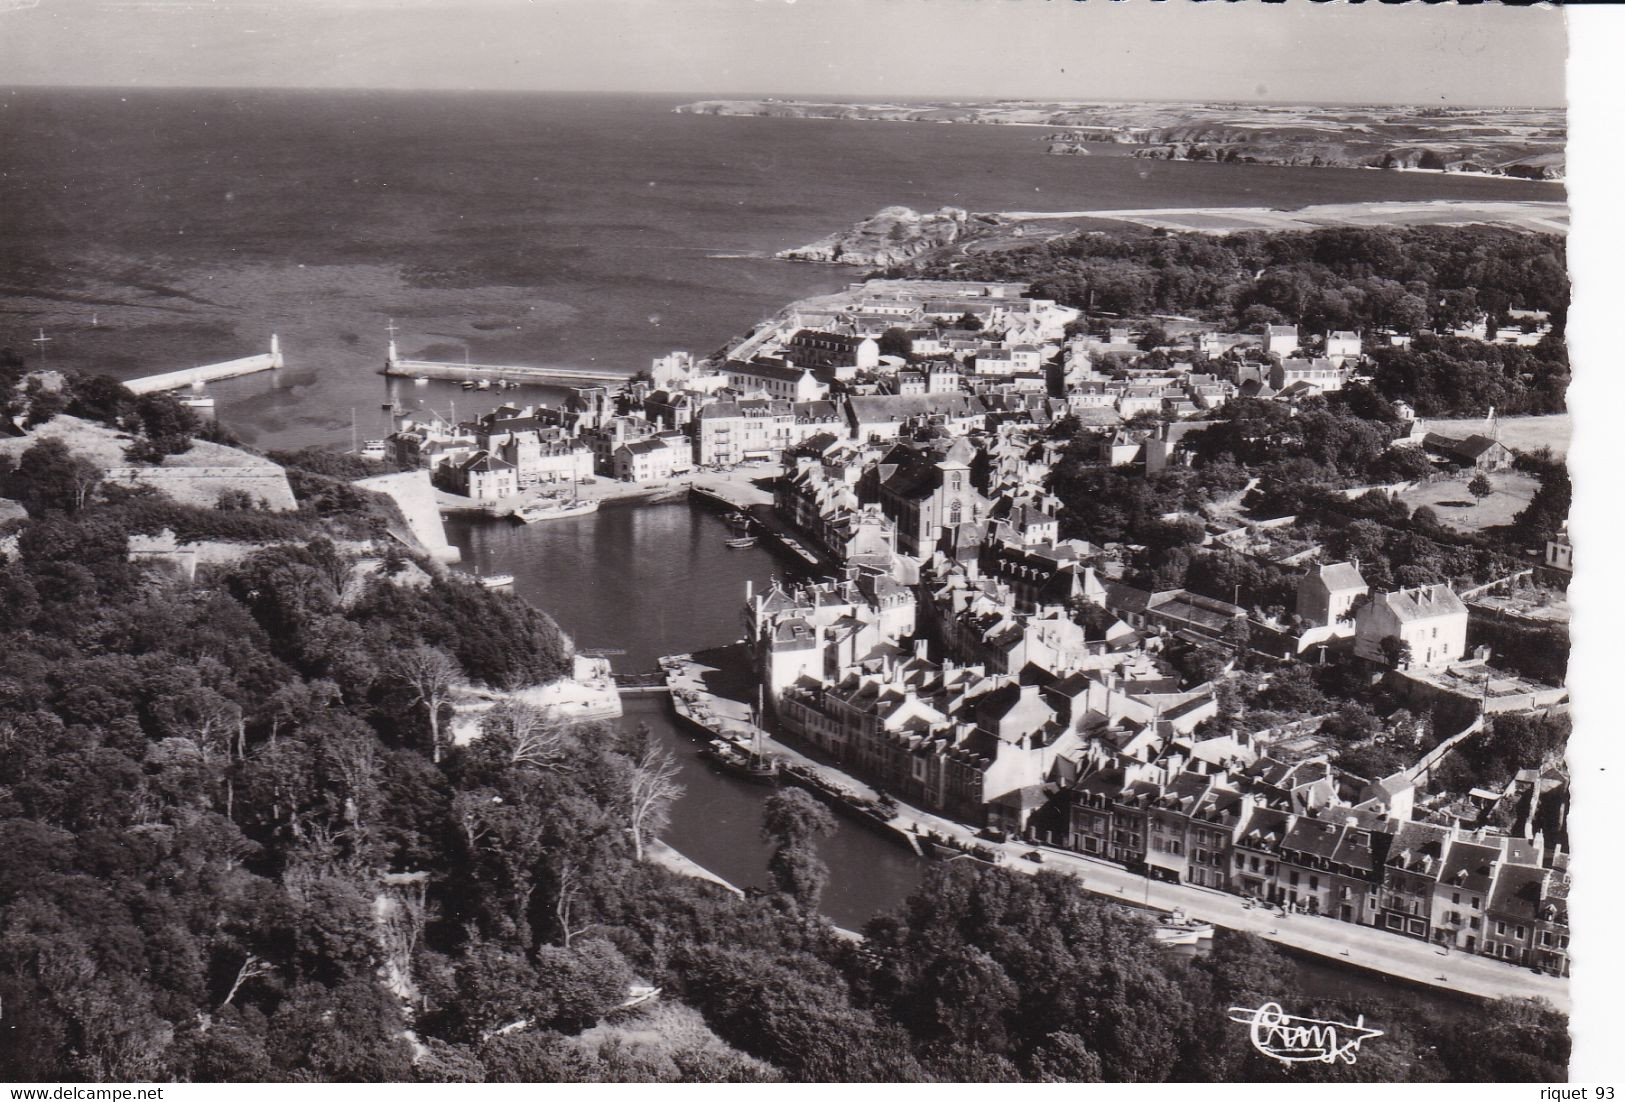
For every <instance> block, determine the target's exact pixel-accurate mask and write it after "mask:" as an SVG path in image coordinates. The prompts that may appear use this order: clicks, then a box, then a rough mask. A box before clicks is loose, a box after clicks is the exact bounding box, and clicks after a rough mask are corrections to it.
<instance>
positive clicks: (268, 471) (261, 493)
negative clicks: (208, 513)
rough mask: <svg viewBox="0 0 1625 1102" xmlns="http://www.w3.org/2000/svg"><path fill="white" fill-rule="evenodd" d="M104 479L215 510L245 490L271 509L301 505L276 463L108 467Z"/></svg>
mask: <svg viewBox="0 0 1625 1102" xmlns="http://www.w3.org/2000/svg"><path fill="white" fill-rule="evenodd" d="M102 477H103V479H104V481H106V482H108V483H117V484H120V485H124V486H151V487H152V488H153V489H155V490H157V491H158V492H159V493H161V494H164V495H165V496H167V497H170V498H173V499H174V500H176V501H178V502H180V503H181V504H182V505H196V506H199V507H201V508H205V509H212V508H214V507H215V505H216V504H218V503H219V501H220V495H221V494H222V493H224V492H226V491H227V490H241V491H242V492H243V493H245V494H247V495H248V496H249V498H250V499H252V501H253V502H254V504H255V505H259V504H260V502H262V501H263V502H264V503H265V505H264V507H265V508H266V509H268V510H270V511H271V512H276V513H291V512H293V511H295V510H297V509H298V508H299V503H298V502H297V501H295V500H294V496H293V487H292V486H290V485H288V475H287V473H286V472H285V471H283V469H282V468H281V467H278V466H276V465H275V464H274V463H265V464H257V465H254V466H241V467H107V468H104V470H103V472H102Z"/></svg>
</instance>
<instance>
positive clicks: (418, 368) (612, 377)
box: [384, 360, 627, 386]
mask: <svg viewBox="0 0 1625 1102" xmlns="http://www.w3.org/2000/svg"><path fill="white" fill-rule="evenodd" d="M384 374H385V375H392V376H398V377H401V378H407V379H489V380H490V381H492V382H498V381H502V382H512V383H538V384H542V385H554V386H612V385H616V386H618V385H620V384H621V383H624V382H626V379H627V375H626V374H625V373H621V372H615V371H600V370H594V369H592V368H581V367H514V366H503V365H498V364H458V363H440V362H438V361H435V360H394V361H391V362H390V363H389V364H388V365H386V366H385V367H384Z"/></svg>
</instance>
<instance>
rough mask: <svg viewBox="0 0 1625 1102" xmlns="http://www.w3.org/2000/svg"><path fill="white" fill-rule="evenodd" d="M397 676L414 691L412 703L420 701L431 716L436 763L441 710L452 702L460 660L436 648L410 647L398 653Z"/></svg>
mask: <svg viewBox="0 0 1625 1102" xmlns="http://www.w3.org/2000/svg"><path fill="white" fill-rule="evenodd" d="M391 670H392V672H393V673H394V675H395V676H396V677H397V678H398V679H399V680H400V681H401V683H402V684H404V685H405V686H406V688H407V689H408V691H409V692H410V693H411V696H412V702H413V703H414V704H421V705H422V706H423V710H424V711H425V712H426V713H427V714H428V717H429V744H430V746H432V747H433V756H434V761H435V763H436V764H439V762H440V710H441V709H442V708H444V707H445V706H446V705H447V704H449V703H450V702H451V692H452V689H453V687H454V686H455V685H456V684H457V682H458V680H459V679H460V675H461V671H460V670H459V669H458V668H457V663H455V662H453V661H452V660H451V659H450V658H449V657H447V655H446V652H445V651H443V650H439V649H437V648H435V647H423V646H417V647H411V648H408V649H407V650H404V651H402V652H401V653H400V654H398V655H396V656H395V660H394V662H393V663H392V664H391Z"/></svg>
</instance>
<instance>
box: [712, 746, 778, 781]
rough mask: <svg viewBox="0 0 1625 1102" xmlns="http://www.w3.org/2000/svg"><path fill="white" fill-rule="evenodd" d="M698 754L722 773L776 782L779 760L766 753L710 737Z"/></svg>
mask: <svg viewBox="0 0 1625 1102" xmlns="http://www.w3.org/2000/svg"><path fill="white" fill-rule="evenodd" d="M700 756H701V757H702V758H705V759H706V760H707V761H709V762H710V763H711V764H712V765H714V766H716V767H717V768H718V769H720V770H722V771H723V772H724V773H729V774H732V775H733V776H735V777H741V778H743V779H745V780H747V781H754V782H756V783H757V784H777V783H778V780H779V762H778V759H777V758H774V757H772V756H771V755H768V754H757V753H753V752H749V751H745V750H741V749H740V748H739V747H737V746H735V745H734V744H733V743H731V742H728V741H727V740H725V739H712V740H711V741H710V742H709V743H707V744H706V746H705V749H703V750H701V751H700Z"/></svg>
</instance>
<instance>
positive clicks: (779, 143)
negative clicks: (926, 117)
mask: <svg viewBox="0 0 1625 1102" xmlns="http://www.w3.org/2000/svg"><path fill="white" fill-rule="evenodd" d="M679 102H682V101H681V99H680V98H676V97H657V96H602V95H598V96H570V95H557V94H526V95H517V94H507V95H504V94H434V95H422V94H403V93H383V92H319V93H317V92H286V91H254V92H223V91H198V90H186V91H170V90H144V91H122V92H121V91H106V90H71V91H68V90H49V89H15V90H4V91H0V148H3V149H5V150H6V166H5V171H4V172H3V173H0V211H4V212H5V214H4V217H0V256H3V257H4V258H5V263H4V268H3V269H0V290H3V291H4V294H3V295H0V346H3V345H12V346H15V347H19V348H23V349H25V350H30V351H31V350H32V346H29V345H28V341H29V339H30V338H32V337H33V336H34V335H35V331H36V330H37V329H39V328H44V329H45V330H46V331H47V335H48V336H50V338H51V343H50V344H49V345H48V346H47V348H48V352H47V353H46V354H45V356H44V359H45V361H46V362H47V363H55V364H60V365H65V366H77V367H92V368H95V369H97V370H102V371H108V372H111V373H113V374H117V375H119V376H120V377H129V376H133V375H137V374H145V373H149V372H153V371H159V370H168V369H171V368H174V367H184V366H190V365H192V364H196V363H207V362H211V361H214V360H220V359H226V358H230V357H235V356H239V355H245V354H247V353H249V352H253V351H259V350H261V349H262V348H263V347H264V345H265V342H266V341H267V339H268V334H269V333H270V332H272V331H273V330H274V331H276V332H278V333H279V334H280V335H281V337H282V340H283V345H284V348H285V349H286V351H287V356H288V362H289V365H290V366H289V367H288V368H287V369H286V370H285V371H283V372H282V373H280V376H279V377H276V378H274V379H273V378H272V377H269V376H260V377H254V378H249V379H242V380H237V381H235V382H232V383H228V384H224V385H221V386H218V387H217V388H215V392H216V393H217V395H218V399H219V401H220V403H221V407H220V411H221V416H222V418H223V419H224V420H225V421H226V422H227V423H228V424H230V425H231V426H232V427H233V428H234V429H236V430H237V431H238V432H239V433H240V434H241V435H243V437H244V438H245V439H248V440H250V442H254V443H259V444H261V445H264V446H289V445H299V444H311V443H315V444H331V445H341V444H342V445H347V444H348V442H349V439H350V423H351V418H350V411H351V410H352V409H354V410H356V413H357V421H358V422H359V424H358V431H359V434H360V435H361V436H362V437H363V438H365V437H368V436H376V435H381V434H382V432H383V430H384V429H385V428H386V427H387V424H386V421H385V419H384V418H383V416H382V415H381V413H380V408H379V407H380V404H381V403H382V402H383V401H384V399H385V394H384V389H383V382H382V380H381V379H380V378H378V377H377V376H376V375H375V374H374V373H375V372H376V371H377V369H378V368H379V367H381V366H382V361H383V355H384V339H385V335H384V326H385V324H386V322H387V320H388V319H389V318H390V317H393V318H395V319H396V322H397V323H398V324H399V325H400V326H401V332H400V343H401V349H402V352H403V353H404V354H407V355H420V356H427V357H431V358H446V359H453V360H460V359H463V358H464V356H465V355H466V356H468V357H470V358H471V359H473V360H474V361H476V362H478V361H480V360H485V361H486V362H498V363H503V362H513V363H530V364H590V365H597V366H606V367H612V368H614V369H616V370H618V371H619V370H624V371H626V372H627V373H631V372H632V371H635V370H637V369H639V368H643V367H647V366H648V362H649V358H650V357H651V356H654V355H658V354H661V353H663V352H666V351H669V350H671V349H673V348H684V349H690V350H693V351H695V352H700V353H708V352H710V351H712V350H714V349H716V348H717V347H719V346H720V345H722V344H723V343H724V342H725V341H726V340H727V339H728V338H729V337H731V336H733V335H736V334H739V333H741V332H743V331H744V330H746V329H748V328H749V327H750V326H751V325H752V324H754V323H755V322H756V321H758V320H759V319H761V318H762V317H764V316H767V315H768V314H771V313H772V312H773V311H774V310H776V309H777V308H778V307H780V306H782V305H783V304H784V303H785V302H787V301H790V300H792V299H794V298H797V297H801V296H804V295H807V294H812V293H817V292H822V291H828V290H834V289H836V288H838V287H840V286H843V285H844V284H845V283H846V282H847V281H849V280H850V279H852V278H855V276H856V275H857V274H858V273H857V272H856V271H853V270H847V269H836V268H823V267H815V266H809V265H793V264H786V263H781V262H777V261H770V260H764V259H738V258H737V257H740V256H745V257H749V256H751V255H753V254H754V255H756V256H758V257H759V256H761V255H762V254H767V253H771V252H773V251H774V250H777V249H783V248H787V247H790V246H793V245H800V244H805V243H806V242H809V241H812V240H815V239H817V238H819V237H821V236H823V235H824V234H826V233H829V232H830V231H832V230H835V229H838V228H841V227H844V226H846V225H848V224H850V223H851V222H853V221H855V220H857V219H859V218H862V217H865V216H867V215H869V214H872V213H873V212H874V211H876V210H877V209H879V208H880V207H882V206H886V205H888V204H894V203H903V204H907V205H910V206H913V207H916V208H924V209H934V208H936V207H939V206H942V205H944V204H952V205H958V206H963V207H967V208H969V209H972V210H998V209H1017V208H1019V209H1045V208H1048V209H1055V210H1078V209H1088V208H1097V209H1109V208H1114V207H1140V206H1159V205H1160V206H1193V205H1220V206H1222V205H1232V206H1238V205H1260V204H1262V205H1280V206H1295V205H1300V204H1303V203H1315V202H1342V201H1354V200H1376V199H1426V198H1473V197H1494V198H1508V199H1513V198H1551V197H1553V196H1555V195H1561V193H1562V192H1561V189H1560V188H1555V187H1551V186H1547V185H1539V184H1533V183H1524V182H1515V181H1505V180H1476V179H1466V178H1459V177H1440V176H1430V175H1423V174H1416V173H1406V174H1400V173H1377V172H1363V171H1356V170H1336V169H1291V168H1275V167H1268V166H1241V165H1213V164H1187V163H1175V162H1156V161H1145V160H1137V159H1132V158H1127V157H1121V156H1110V155H1096V156H1090V157H1049V156H1045V155H1044V154H1043V152H1042V149H1043V143H1042V142H1041V141H1039V137H1040V135H1041V134H1042V131H1041V130H1036V129H1034V128H1030V127H997V126H931V125H881V124H874V123H853V122H842V121H835V120H802V119H744V118H740V119H726V118H709V117H704V116H694V115H674V114H672V113H671V111H670V108H671V107H672V106H674V105H675V104H677V103H679ZM93 322H94V324H93ZM409 397H410V398H411V399H414V400H415V399H422V400H423V401H424V402H425V403H426V404H428V405H430V406H432V407H434V408H437V409H439V410H440V411H441V412H443V413H449V408H448V407H449V405H450V404H451V403H452V402H453V401H457V402H459V403H460V404H459V412H465V411H467V412H472V411H473V409H474V408H475V407H474V399H473V397H472V396H468V395H464V394H462V392H460V391H457V390H454V389H450V388H446V387H444V386H443V385H442V384H436V385H431V386H429V387H423V388H414V389H412V391H411V394H410V396H409ZM408 404H410V402H409V403H408ZM490 404H494V403H492V402H490V401H487V400H486V399H483V398H482V399H481V400H480V403H479V406H480V408H486V407H488V406H489V405H490Z"/></svg>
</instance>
